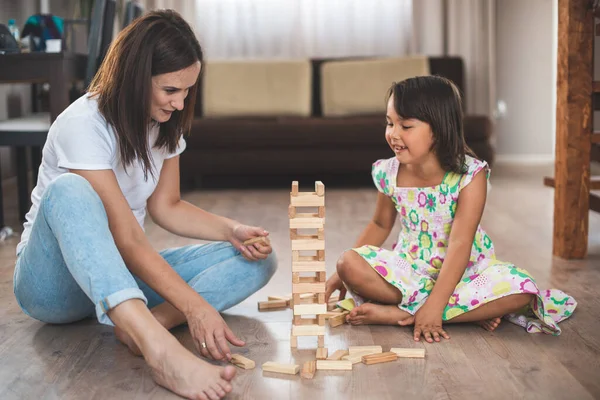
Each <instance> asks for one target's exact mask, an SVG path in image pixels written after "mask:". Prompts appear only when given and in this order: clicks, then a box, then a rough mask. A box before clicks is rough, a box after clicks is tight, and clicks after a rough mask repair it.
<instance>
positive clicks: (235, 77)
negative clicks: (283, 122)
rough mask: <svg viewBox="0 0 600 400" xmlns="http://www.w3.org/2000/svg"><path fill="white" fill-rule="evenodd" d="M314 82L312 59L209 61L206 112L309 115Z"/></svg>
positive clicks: (204, 87) (220, 114) (216, 114)
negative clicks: (312, 80) (312, 79)
mask: <svg viewBox="0 0 600 400" xmlns="http://www.w3.org/2000/svg"><path fill="white" fill-rule="evenodd" d="M311 85H312V84H311V64H310V61H308V60H289V61H287V60H285V61H284V60H281V61H208V62H207V63H206V70H205V71H204V76H203V81H202V115H203V116H205V117H252V116H253V117H256V116H259V117H260V116H302V117H307V116H309V115H310V112H311V104H310V100H311Z"/></svg>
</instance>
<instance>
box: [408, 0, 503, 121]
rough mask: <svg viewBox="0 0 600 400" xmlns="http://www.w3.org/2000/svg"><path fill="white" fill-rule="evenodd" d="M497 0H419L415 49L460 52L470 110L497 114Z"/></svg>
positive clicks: (415, 10)
mask: <svg viewBox="0 0 600 400" xmlns="http://www.w3.org/2000/svg"><path fill="white" fill-rule="evenodd" d="M495 13H496V0H415V1H414V5H413V26H414V30H413V41H412V46H411V49H412V51H413V52H416V53H419V54H426V55H435V56H444V55H447V56H460V57H461V58H462V59H463V62H464V65H465V80H466V82H465V86H466V93H465V97H466V103H467V104H466V106H467V112H468V113H471V114H484V115H488V116H493V114H494V110H495V108H496V89H495V82H496V73H495V54H496V33H495V30H496V28H495V19H496V16H495Z"/></svg>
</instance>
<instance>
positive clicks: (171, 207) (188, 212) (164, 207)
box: [148, 156, 271, 259]
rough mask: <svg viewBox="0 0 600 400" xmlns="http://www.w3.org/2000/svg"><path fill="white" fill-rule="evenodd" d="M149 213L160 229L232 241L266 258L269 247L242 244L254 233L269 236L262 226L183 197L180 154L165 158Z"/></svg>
mask: <svg viewBox="0 0 600 400" xmlns="http://www.w3.org/2000/svg"><path fill="white" fill-rule="evenodd" d="M148 212H149V214H150V216H151V217H152V219H153V221H154V222H155V223H156V224H157V225H159V226H160V227H161V228H163V229H166V230H167V231H169V232H171V233H174V234H176V235H179V236H183V237H188V238H193V239H199V240H210V241H229V242H231V243H232V244H233V245H234V246H235V247H236V248H237V249H239V250H240V251H242V253H244V255H245V256H246V257H247V258H250V259H257V258H265V257H266V256H267V255H268V254H269V253H271V248H270V246H267V245H261V244H256V245H255V246H248V247H246V246H243V245H242V242H243V241H244V240H246V239H250V238H252V237H255V236H266V235H268V232H266V231H265V230H264V229H262V228H255V227H248V226H245V225H242V224H240V223H239V222H236V221H233V220H231V219H228V218H225V217H221V216H219V215H215V214H212V213H209V212H208V211H204V210H202V209H201V208H198V207H196V206H194V205H193V204H190V203H188V202H186V201H183V200H182V199H181V192H180V185H179V156H176V157H173V158H169V159H167V160H165V161H164V163H163V167H162V170H161V173H160V179H159V181H158V185H157V186H156V189H155V190H154V193H152V196H150V198H149V199H148Z"/></svg>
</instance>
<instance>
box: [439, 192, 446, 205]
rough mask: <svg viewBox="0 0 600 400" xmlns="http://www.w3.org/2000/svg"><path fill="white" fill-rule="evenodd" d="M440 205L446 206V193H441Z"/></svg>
mask: <svg viewBox="0 0 600 400" xmlns="http://www.w3.org/2000/svg"><path fill="white" fill-rule="evenodd" d="M440 204H446V195H445V194H444V193H440Z"/></svg>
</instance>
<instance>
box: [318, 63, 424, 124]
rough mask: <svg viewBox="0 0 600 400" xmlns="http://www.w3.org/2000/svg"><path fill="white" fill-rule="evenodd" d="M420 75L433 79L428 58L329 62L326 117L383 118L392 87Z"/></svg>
mask: <svg viewBox="0 0 600 400" xmlns="http://www.w3.org/2000/svg"><path fill="white" fill-rule="evenodd" d="M418 75H429V60H428V59H427V57H424V56H413V57H401V58H382V59H370V60H348V61H331V62H325V63H323V64H322V65H321V79H322V83H321V85H322V87H321V89H322V90H321V102H322V106H323V115H324V116H328V117H334V116H346V115H368V114H382V115H383V113H384V112H385V94H386V92H387V90H388V89H389V88H390V86H391V85H392V83H393V82H399V81H401V80H404V79H406V78H410V77H413V76H418Z"/></svg>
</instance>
